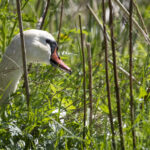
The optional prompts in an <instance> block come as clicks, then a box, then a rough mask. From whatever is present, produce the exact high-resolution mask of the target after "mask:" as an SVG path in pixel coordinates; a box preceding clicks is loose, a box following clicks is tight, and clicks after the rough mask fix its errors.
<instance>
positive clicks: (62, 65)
mask: <svg viewBox="0 0 150 150" xmlns="http://www.w3.org/2000/svg"><path fill="white" fill-rule="evenodd" d="M51 63H52V64H53V65H56V66H58V67H60V68H61V69H63V70H65V71H67V72H68V73H70V74H71V72H72V71H71V69H70V68H69V67H68V66H67V65H66V64H65V63H64V62H63V61H62V60H61V59H60V57H59V56H58V54H57V48H55V50H54V52H53V54H52V56H51Z"/></svg>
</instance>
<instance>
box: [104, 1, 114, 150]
mask: <svg viewBox="0 0 150 150" xmlns="http://www.w3.org/2000/svg"><path fill="white" fill-rule="evenodd" d="M102 9H103V34H104V43H105V72H106V85H107V86H106V90H107V98H108V107H109V120H110V125H111V133H112V145H113V148H114V150H115V149H116V144H115V131H114V125H113V115H112V108H111V96H110V85H109V73H108V45H107V34H106V14H105V4H104V0H102Z"/></svg>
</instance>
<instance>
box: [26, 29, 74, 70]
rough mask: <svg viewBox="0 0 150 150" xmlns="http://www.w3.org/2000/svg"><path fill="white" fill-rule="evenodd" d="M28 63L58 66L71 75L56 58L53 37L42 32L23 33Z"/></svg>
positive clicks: (65, 66) (57, 57)
mask: <svg viewBox="0 0 150 150" xmlns="http://www.w3.org/2000/svg"><path fill="white" fill-rule="evenodd" d="M24 36H25V46H26V51H27V59H28V62H37V63H46V64H52V65H53V66H58V67H59V68H61V69H63V70H65V71H67V72H69V73H71V69H70V68H69V67H68V66H67V65H65V63H64V62H63V61H62V60H61V59H60V57H59V56H58V53H57V51H58V45H57V42H56V41H55V39H54V37H53V36H52V35H51V34H50V33H48V32H46V31H42V30H33V29H32V30H27V31H25V32H24Z"/></svg>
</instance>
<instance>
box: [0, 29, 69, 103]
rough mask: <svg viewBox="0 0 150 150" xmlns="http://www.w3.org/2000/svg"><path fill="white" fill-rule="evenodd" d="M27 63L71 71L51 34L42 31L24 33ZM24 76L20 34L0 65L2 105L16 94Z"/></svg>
mask: <svg viewBox="0 0 150 150" xmlns="http://www.w3.org/2000/svg"><path fill="white" fill-rule="evenodd" d="M24 39H25V48H26V57H27V63H30V62H32V63H35V62H36V63H45V64H50V63H52V64H55V65H59V66H60V67H61V68H62V69H64V70H67V71H69V72H70V71H71V70H70V68H69V67H67V66H66V65H65V64H64V63H63V62H62V61H61V60H60V58H59V56H58V55H57V43H56V42H55V39H54V38H53V36H52V35H51V34H49V33H48V32H46V31H41V30H34V29H32V30H27V31H24ZM22 74H23V68H22V51H21V42H20V34H18V35H16V36H15V37H14V38H13V40H12V42H11V44H10V45H9V46H8V48H7V49H6V52H5V54H4V56H3V58H2V62H1V63H0V105H1V104H4V103H7V100H6V98H7V97H8V96H10V94H12V93H13V92H15V90H16V88H17V85H18V83H19V80H20V78H21V76H22Z"/></svg>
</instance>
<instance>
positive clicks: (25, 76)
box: [16, 0, 30, 110]
mask: <svg viewBox="0 0 150 150" xmlns="http://www.w3.org/2000/svg"><path fill="white" fill-rule="evenodd" d="M16 3H17V14H18V21H19V29H20V37H21V41H20V42H21V49H22V63H23V71H24V82H25V89H26V98H27V106H28V110H29V103H30V93H29V85H28V76H27V75H28V71H27V63H26V62H27V61H26V50H25V42H24V35H23V25H22V16H21V9H20V0H16Z"/></svg>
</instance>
